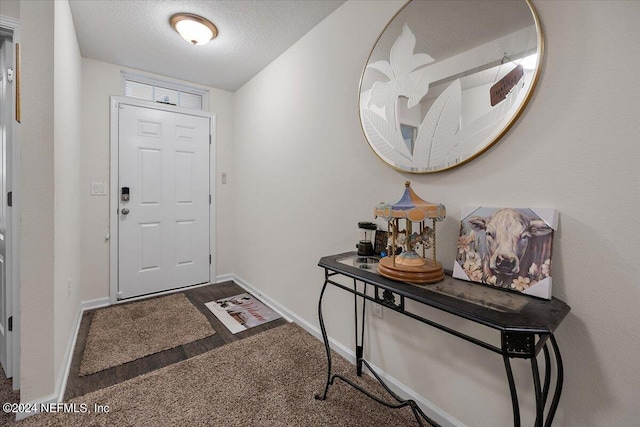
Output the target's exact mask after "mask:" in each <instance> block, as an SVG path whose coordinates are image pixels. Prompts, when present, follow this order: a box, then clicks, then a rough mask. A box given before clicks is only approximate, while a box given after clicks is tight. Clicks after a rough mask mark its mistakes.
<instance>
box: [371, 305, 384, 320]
mask: <svg viewBox="0 0 640 427" xmlns="http://www.w3.org/2000/svg"><path fill="white" fill-rule="evenodd" d="M372 311H373V315H374V316H376V317H379V318H381V319H382V306H381V305H380V304H378V303H375V302H374V303H373V309H372Z"/></svg>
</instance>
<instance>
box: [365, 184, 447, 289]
mask: <svg viewBox="0 0 640 427" xmlns="http://www.w3.org/2000/svg"><path fill="white" fill-rule="evenodd" d="M374 215H375V217H376V218H377V217H382V218H384V219H386V220H387V223H388V227H389V228H388V230H389V232H390V234H391V237H390V242H389V252H388V253H389V256H386V257H384V258H382V259H381V260H380V264H379V265H378V272H379V273H380V274H382V275H383V276H385V277H388V278H390V279H394V280H400V281H402V282H408V283H416V284H427V283H435V282H439V281H441V280H442V279H444V270H443V269H442V264H440V263H439V262H438V261H437V260H436V221H442V220H443V219H444V218H445V216H446V211H445V207H444V205H442V204H435V203H430V202H426V201H424V200H422V199H421V198H420V197H418V195H417V194H416V193H414V192H413V190H412V189H411V183H410V182H409V181H407V182H405V189H404V194H403V195H402V198H400V200H399V201H398V202H396V203H394V204H392V205H390V204H387V203H384V202H382V203H380V204H379V205H378V206H376V207H375V209H374ZM429 219H430V220H431V226H429V225H427V220H429ZM401 220H404V221H403V222H404V229H401V228H400V227H401V225H402V223H401ZM416 224H417V227H416ZM414 228H415V230H416V231H414ZM398 247H402V251H401V253H400V254H399V255H396V254H397V252H398V250H397V248H398ZM428 249H431V254H430V255H431V258H427V257H426V253H427V250H428ZM417 250H421V255H419V254H418V252H417Z"/></svg>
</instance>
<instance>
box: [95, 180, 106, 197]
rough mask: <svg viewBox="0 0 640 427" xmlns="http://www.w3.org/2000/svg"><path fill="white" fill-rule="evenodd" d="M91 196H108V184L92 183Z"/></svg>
mask: <svg viewBox="0 0 640 427" xmlns="http://www.w3.org/2000/svg"><path fill="white" fill-rule="evenodd" d="M91 195H92V196H106V195H107V183H106V182H92V183H91Z"/></svg>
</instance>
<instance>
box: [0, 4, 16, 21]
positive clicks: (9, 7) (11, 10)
mask: <svg viewBox="0 0 640 427" xmlns="http://www.w3.org/2000/svg"><path fill="white" fill-rule="evenodd" d="M0 15H4V16H8V17H10V18H16V19H19V18H20V0H2V1H0Z"/></svg>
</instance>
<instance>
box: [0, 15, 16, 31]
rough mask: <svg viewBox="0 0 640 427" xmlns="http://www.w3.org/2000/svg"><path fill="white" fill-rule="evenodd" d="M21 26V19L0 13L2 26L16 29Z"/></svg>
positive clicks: (0, 25)
mask: <svg viewBox="0 0 640 427" xmlns="http://www.w3.org/2000/svg"><path fill="white" fill-rule="evenodd" d="M19 26H20V20H19V19H16V18H12V17H11V16H5V15H0V28H6V29H7V30H11V31H13V30H15V29H16V28H18V27H19Z"/></svg>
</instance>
